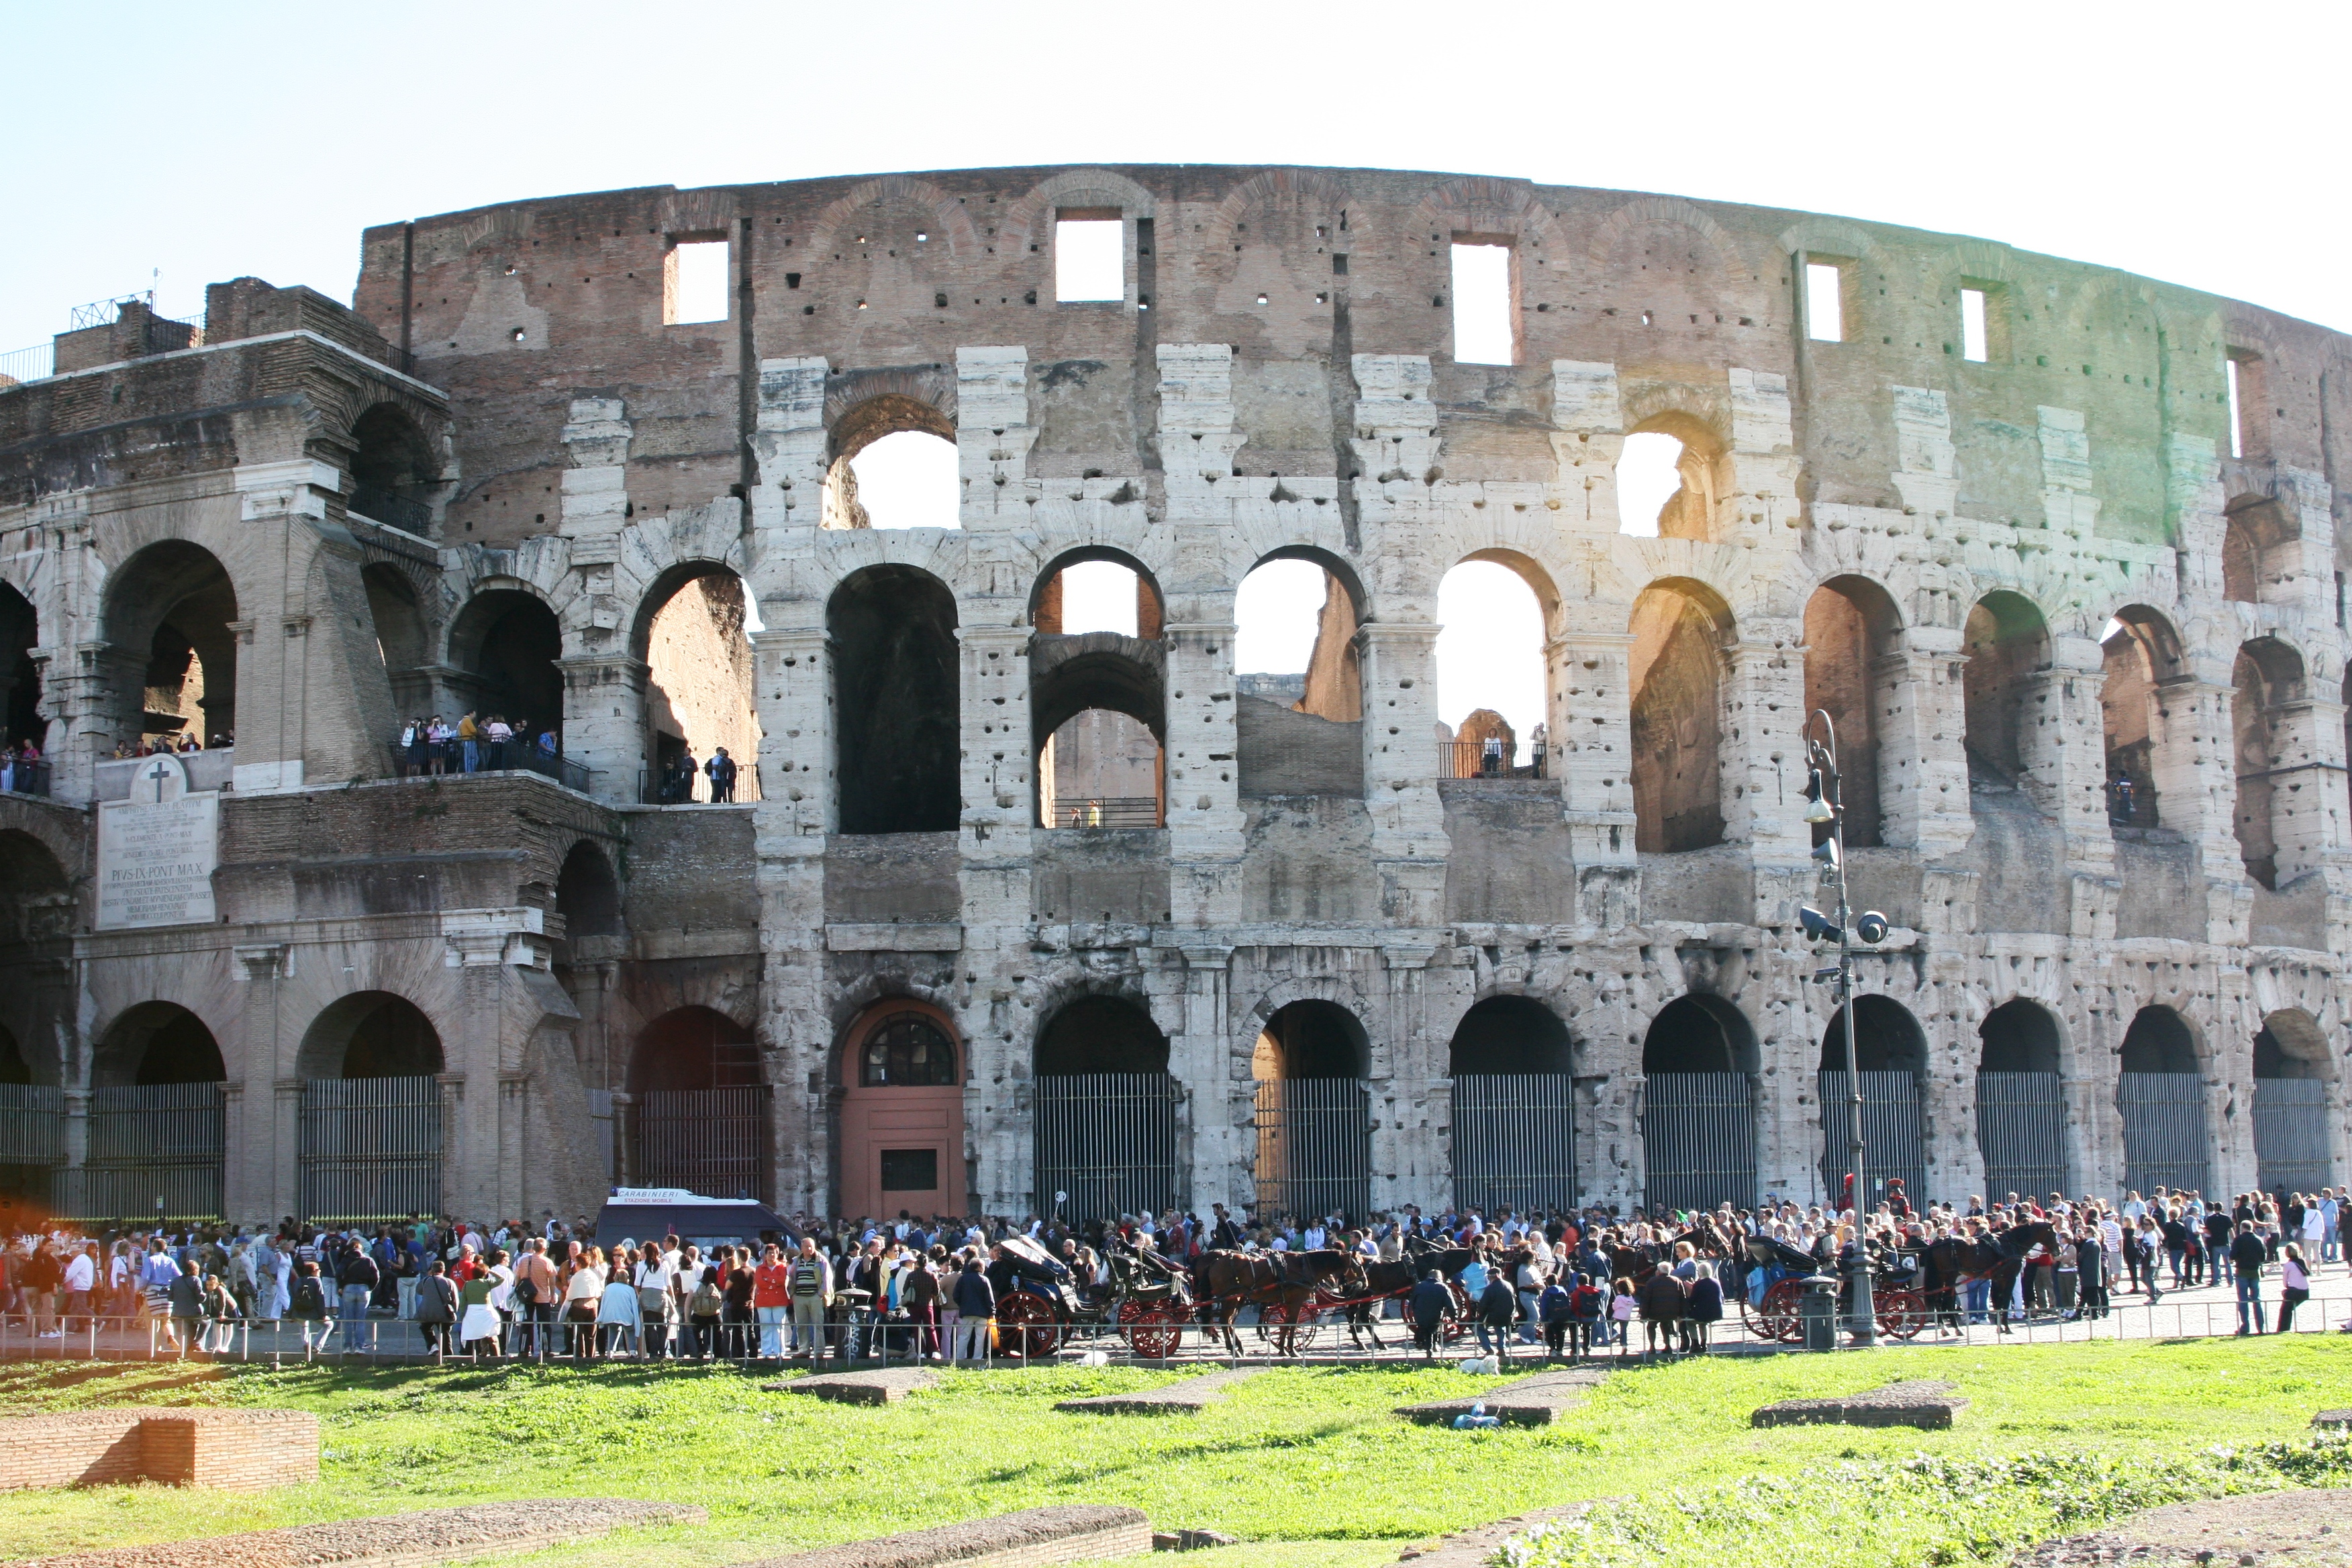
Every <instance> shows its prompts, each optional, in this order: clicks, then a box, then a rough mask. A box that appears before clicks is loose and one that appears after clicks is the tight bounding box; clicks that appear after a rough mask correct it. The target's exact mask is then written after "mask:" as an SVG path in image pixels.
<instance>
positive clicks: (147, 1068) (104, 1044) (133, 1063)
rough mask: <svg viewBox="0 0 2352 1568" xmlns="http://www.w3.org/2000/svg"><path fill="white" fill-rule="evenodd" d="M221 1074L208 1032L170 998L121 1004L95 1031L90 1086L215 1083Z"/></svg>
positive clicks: (217, 1052)
mask: <svg viewBox="0 0 2352 1568" xmlns="http://www.w3.org/2000/svg"><path fill="white" fill-rule="evenodd" d="M227 1077H228V1069H227V1068H225V1067H224V1066H223V1065H222V1063H221V1052H220V1046H219V1045H218V1044H217V1043H216V1042H215V1040H214V1038H213V1032H212V1031H211V1030H210V1029H208V1028H206V1027H205V1022H204V1020H203V1019H201V1018H199V1017H197V1016H195V1015H194V1013H191V1012H189V1011H188V1010H187V1009H186V1008H185V1007H183V1006H180V1005H177V1004H176V1003H172V1002H142V1003H140V1004H139V1005H137V1006H135V1007H131V1008H129V1009H126V1010H125V1011H124V1012H123V1014H122V1016H120V1017H119V1018H117V1019H115V1021H114V1023H113V1024H112V1025H111V1026H109V1028H108V1029H107V1031H106V1033H105V1034H104V1035H103V1036H102V1037H100V1040H99V1045H98V1050H97V1053H96V1055H95V1056H94V1057H93V1058H91V1065H90V1083H91V1086H92V1087H93V1088H104V1089H113V1088H129V1087H139V1088H152V1087H156V1086H159V1085H163V1084H179V1083H218V1082H220V1081H221V1080H223V1079H226V1078H227Z"/></svg>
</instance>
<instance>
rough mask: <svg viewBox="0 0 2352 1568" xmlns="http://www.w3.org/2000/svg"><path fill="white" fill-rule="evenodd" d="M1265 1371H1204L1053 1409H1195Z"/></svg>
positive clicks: (1158, 1412)
mask: <svg viewBox="0 0 2352 1568" xmlns="http://www.w3.org/2000/svg"><path fill="white" fill-rule="evenodd" d="M1265 1370H1266V1369H1265V1368H1264V1367H1262V1366H1237V1367H1229V1368H1227V1369H1226V1370H1225V1371H1223V1372H1211V1373H1202V1375H1201V1376H1199V1377H1188V1378H1186V1379H1184V1380H1183V1381H1182V1382H1181V1383H1171V1384H1167V1385H1165V1386H1164V1387H1160V1388H1147V1389H1143V1390H1140V1391H1139V1392H1137V1393H1134V1394H1094V1395H1091V1396H1089V1397H1087V1398H1085V1399H1065V1400H1062V1401H1060V1402H1059V1403H1057V1404H1056V1405H1055V1406H1054V1408H1055V1409H1056V1410H1066V1411H1069V1412H1070V1413H1071V1414H1072V1415H1168V1414H1171V1413H1175V1412H1181V1411H1186V1410H1198V1409H1200V1408H1201V1407H1202V1405H1214V1404H1216V1403H1217V1402H1218V1401H1219V1400H1222V1399H1223V1398H1224V1396H1225V1390H1226V1389H1228V1388H1230V1387H1231V1386H1233V1385H1234V1384H1236V1383H1239V1382H1241V1381H1242V1380H1243V1379H1244V1378H1249V1377H1255V1376H1256V1375H1257V1374H1258V1373H1262V1372H1264V1371H1265Z"/></svg>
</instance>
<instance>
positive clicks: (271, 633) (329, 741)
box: [230, 458, 391, 795]
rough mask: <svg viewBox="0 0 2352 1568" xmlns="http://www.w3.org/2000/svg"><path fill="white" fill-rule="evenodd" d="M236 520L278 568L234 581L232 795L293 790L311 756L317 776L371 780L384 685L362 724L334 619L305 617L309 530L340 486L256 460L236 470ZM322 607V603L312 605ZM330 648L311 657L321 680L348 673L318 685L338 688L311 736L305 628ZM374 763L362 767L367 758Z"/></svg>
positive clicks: (303, 466) (297, 464) (323, 470)
mask: <svg viewBox="0 0 2352 1568" xmlns="http://www.w3.org/2000/svg"><path fill="white" fill-rule="evenodd" d="M236 487H237V492H238V498H239V500H240V501H241V503H242V508H243V524H244V527H245V528H246V530H247V531H248V533H249V534H251V535H253V536H255V537H256V538H257V539H261V540H267V541H268V543H267V545H266V546H264V547H263V550H264V552H265V553H266V554H267V555H269V556H274V557H276V558H277V559H278V560H279V561H280V562H282V563H284V564H283V565H282V567H281V568H279V569H278V570H275V571H271V572H247V573H244V574H240V575H238V576H237V577H236V595H237V606H236V607H237V613H238V614H239V615H240V616H243V617H244V619H243V621H242V622H241V623H239V624H237V625H234V626H231V628H230V629H231V631H232V632H233V633H235V634H236V637H237V640H238V643H239V645H240V646H239V647H238V648H237V653H236V773H235V777H236V790H237V793H238V794H240V795H246V794H250V793H253V792H255V791H259V790H273V789H294V788H298V787H299V786H300V785H301V784H302V783H303V781H304V779H305V777H306V776H307V771H308V763H309V762H310V757H309V755H308V753H310V752H317V753H318V757H317V760H318V761H319V762H320V764H321V767H322V770H323V776H325V777H328V778H335V779H342V778H351V777H353V776H372V775H373V774H375V773H381V772H382V771H383V761H384V760H388V759H389V756H390V752H389V751H388V750H387V746H388V741H387V738H386V737H385V736H384V735H383V730H384V729H386V728H387V727H388V725H389V722H390V716H389V711H388V705H389V703H390V700H391V697H390V689H389V688H386V689H385V694H384V704H385V705H386V711H384V712H383V714H381V715H379V716H378V718H377V719H376V720H375V721H373V722H368V721H365V720H364V718H363V715H364V714H366V713H367V712H368V711H369V709H368V708H367V707H366V706H365V705H362V707H361V708H360V709H358V710H356V711H354V710H353V709H352V692H351V691H350V689H349V684H350V682H349V679H348V677H349V676H350V675H351V674H352V673H353V672H350V671H341V670H340V667H341V666H342V665H343V664H344V662H345V661H344V660H342V659H341V658H338V657H336V653H337V648H338V647H340V645H341V644H342V643H343V642H344V640H345V639H344V638H343V637H342V636H341V633H342V631H343V629H344V628H343V627H341V626H340V625H336V626H331V627H330V628H321V627H320V626H319V625H318V618H317V616H315V615H314V614H313V612H312V609H311V606H310V602H309V599H308V597H307V589H306V587H305V584H307V583H308V581H309V578H310V572H311V567H312V566H313V564H314V561H315V558H316V556H317V553H318V546H319V542H320V534H319V531H318V530H320V528H322V527H323V526H324V525H325V522H326V517H327V503H328V500H330V498H331V497H335V496H338V495H340V494H341V489H342V475H341V473H339V472H338V471H337V470H335V469H334V468H331V467H329V466H328V465H327V464H324V463H319V462H312V461H310V460H309V459H307V458H298V459H296V460H293V461H290V462H280V463H259V464H250V465H247V466H244V467H240V468H238V469H237V470H236ZM328 607H329V606H326V605H321V606H320V608H321V609H325V608H328ZM314 632H315V633H320V635H321V636H322V637H324V638H325V639H326V642H327V643H329V644H331V645H335V646H332V647H323V646H322V647H321V648H320V650H319V651H318V653H317V662H318V663H319V664H320V667H321V668H320V672H319V673H320V675H321V676H322V677H327V676H331V675H334V674H336V673H338V672H339V671H340V673H342V674H344V675H345V676H346V677H347V679H343V680H326V679H322V681H321V683H320V684H321V690H320V692H319V693H317V694H316V695H318V696H319V697H320V700H322V701H324V700H326V695H327V689H328V688H330V687H331V686H342V687H344V688H345V689H344V691H343V693H342V700H341V703H340V704H333V703H330V704H329V711H328V712H325V713H322V714H321V716H320V717H321V720H322V722H321V723H320V725H319V726H318V727H317V728H318V731H319V732H318V733H317V734H316V735H313V734H312V733H310V730H311V726H310V722H309V721H310V702H311V699H312V697H313V695H314V693H312V692H311V690H310V675H311V666H312V664H313V648H312V647H311V644H312V638H313V634H314ZM371 755H373V757H375V758H377V759H379V760H378V761H377V762H376V763H374V764H373V765H368V763H367V762H366V759H367V758H368V757H369V756H371Z"/></svg>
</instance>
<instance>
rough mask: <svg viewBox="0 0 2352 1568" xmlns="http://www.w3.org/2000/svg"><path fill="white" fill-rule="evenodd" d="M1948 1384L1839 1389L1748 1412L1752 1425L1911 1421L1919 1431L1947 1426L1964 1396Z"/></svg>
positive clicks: (1963, 1406) (1906, 1423) (1904, 1423)
mask: <svg viewBox="0 0 2352 1568" xmlns="http://www.w3.org/2000/svg"><path fill="white" fill-rule="evenodd" d="M1954 1388H1955V1385H1954V1384H1948V1383H1936V1382H1931V1381H1925V1380H1921V1381H1915V1382H1909V1383H1890V1384H1887V1385H1886V1386H1885V1387H1884V1388H1878V1389H1873V1390H1871V1391H1870V1392H1869V1393H1867V1394H1839V1395H1835V1396H1833V1397H1831V1398H1827V1399H1783V1400H1780V1402H1778V1403H1777V1404H1773V1405H1760V1406H1759V1407H1758V1408H1757V1409H1756V1410H1754V1411H1753V1412H1751V1413H1750V1414H1749V1415H1748V1424H1749V1425H1750V1426H1811V1425H1821V1426H1916V1427H1919V1428H1921V1429H1922V1430H1927V1429H1932V1428H1938V1427H1944V1426H1950V1425H1951V1424H1952V1417H1953V1416H1954V1415H1957V1414H1958V1412H1960V1411H1961V1410H1964V1409H1966V1408H1967V1407H1968V1403H1969V1402H1968V1401H1967V1400H1965V1399H1963V1398H1961V1397H1959V1395H1958V1394H1956V1393H1955V1392H1954Z"/></svg>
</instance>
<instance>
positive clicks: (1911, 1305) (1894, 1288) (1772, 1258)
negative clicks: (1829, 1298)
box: [1739, 1236, 1927, 1344]
mask: <svg viewBox="0 0 2352 1568" xmlns="http://www.w3.org/2000/svg"><path fill="white" fill-rule="evenodd" d="M1747 1243H1748V1265H1747V1268H1746V1269H1745V1270H1744V1271H1743V1272H1744V1274H1745V1279H1743V1280H1742V1281H1741V1286H1742V1288H1741V1289H1740V1291H1739V1316H1740V1320H1741V1321H1743V1322H1744V1323H1746V1324H1747V1325H1748V1332H1749V1333H1752V1334H1754V1335H1756V1336H1757V1337H1758V1338H1759V1339H1769V1340H1779V1341H1780V1342H1781V1343H1783V1344H1795V1343H1796V1342H1799V1341H1800V1340H1801V1339H1803V1338H1804V1337H1805V1321H1804V1313H1803V1310H1802V1308H1803V1303H1804V1300H1805V1280H1806V1279H1808V1278H1809V1277H1811V1276H1812V1275H1815V1274H1818V1273H1820V1272H1821V1271H1822V1269H1823V1268H1826V1267H1828V1266H1827V1265H1826V1264H1824V1263H1822V1261H1821V1260H1820V1259H1819V1258H1815V1257H1813V1255H1812V1254H1811V1253H1810V1252H1805V1251H1802V1250H1801V1249H1800V1248H1797V1247H1791V1246H1790V1245H1789V1244H1788V1243H1787V1242H1785V1241H1781V1240H1780V1239H1779V1238H1777V1237H1769V1236H1751V1237H1748V1238H1747ZM1871 1268H1872V1271H1873V1273H1874V1275H1876V1277H1877V1282H1876V1283H1874V1285H1873V1287H1872V1289H1871V1298H1870V1304H1871V1309H1872V1316H1873V1317H1874V1318H1875V1319H1876V1321H1877V1324H1878V1331H1879V1332H1880V1333H1882V1334H1885V1335H1886V1336H1888V1337H1889V1338H1893V1339H1898V1340H1907V1339H1913V1338H1916V1336H1917V1335H1918V1332H1919V1331H1920V1330H1922V1329H1924V1328H1926V1327H1927V1295H1926V1294H1925V1292H1923V1291H1922V1290H1921V1289H1920V1288H1919V1285H1920V1277H1919V1260H1918V1259H1917V1258H1915V1257H1913V1256H1912V1255H1910V1254H1908V1253H1898V1252H1887V1251H1885V1250H1883V1249H1879V1248H1875V1247H1874V1248H1873V1251H1872V1260H1871ZM1759 1276H1760V1278H1759ZM1847 1289H1848V1288H1847V1287H1846V1286H1845V1285H1843V1283H1841V1284H1840V1286H1839V1288H1838V1307H1839V1310H1840V1311H1841V1312H1843V1311H1844V1310H1845V1308H1846V1290H1847Z"/></svg>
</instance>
